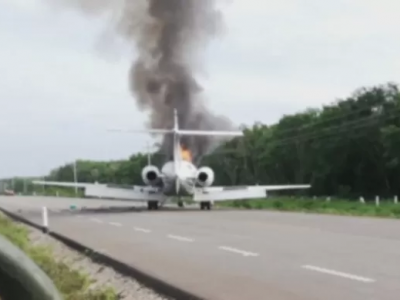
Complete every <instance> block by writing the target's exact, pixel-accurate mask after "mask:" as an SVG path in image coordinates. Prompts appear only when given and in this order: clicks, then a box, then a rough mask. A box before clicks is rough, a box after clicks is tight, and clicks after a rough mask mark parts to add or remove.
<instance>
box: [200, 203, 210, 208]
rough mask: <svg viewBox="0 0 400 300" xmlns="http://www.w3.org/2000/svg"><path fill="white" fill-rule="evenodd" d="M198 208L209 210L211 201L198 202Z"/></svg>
mask: <svg viewBox="0 0 400 300" xmlns="http://www.w3.org/2000/svg"><path fill="white" fill-rule="evenodd" d="M200 209H201V210H210V209H211V202H200Z"/></svg>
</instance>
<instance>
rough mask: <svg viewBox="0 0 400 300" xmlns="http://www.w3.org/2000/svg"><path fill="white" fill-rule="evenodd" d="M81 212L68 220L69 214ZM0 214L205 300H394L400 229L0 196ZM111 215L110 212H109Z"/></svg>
mask: <svg viewBox="0 0 400 300" xmlns="http://www.w3.org/2000/svg"><path fill="white" fill-rule="evenodd" d="M72 204H74V205H76V206H77V207H78V208H80V207H82V206H86V207H87V208H88V209H87V210H82V211H79V210H77V211H74V212H68V208H69V206H70V205H72ZM0 206H1V207H4V208H6V209H9V210H12V211H18V212H19V213H20V214H22V215H24V216H25V217H27V218H29V219H31V220H34V221H37V222H40V220H41V207H42V206H46V207H48V209H49V227H50V228H51V230H53V231H57V232H59V233H61V234H64V235H67V236H68V237H70V238H73V239H75V240H77V241H79V242H81V243H83V244H85V245H87V246H89V247H91V248H95V249H97V250H98V251H102V252H106V253H107V254H109V255H111V256H113V257H116V258H117V259H119V260H121V261H124V262H126V263H128V264H132V265H134V266H135V267H137V268H139V269H141V270H143V271H146V272H148V273H150V274H153V275H156V276H157V277H159V278H160V279H163V280H165V281H167V282H169V283H171V284H174V285H176V286H179V287H181V288H183V289H186V290H189V291H191V292H192V293H194V294H197V295H199V296H201V297H203V298H204V299H211V300H262V299H272V300H295V299H298V300H300V299H301V300H303V299H304V300H313V299H321V300H322V299H323V300H331V299H332V300H337V299H346V300H347V299H351V300H368V299H371V300H372V299H374V300H375V299H379V300H395V299H396V300H397V299H399V297H400V221H399V220H389V219H373V218H353V217H341V216H328V215H313V214H301V213H280V212H267V211H238V210H215V211H200V210H198V209H193V208H189V209H183V210H182V209H165V210H160V211H150V212H148V211H146V210H142V209H140V208H139V207H132V204H131V203H129V202H119V201H118V202H117V201H107V200H84V199H61V198H34V197H0ZM110 206H112V207H111V208H110Z"/></svg>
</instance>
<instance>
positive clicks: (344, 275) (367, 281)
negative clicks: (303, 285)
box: [302, 265, 375, 283]
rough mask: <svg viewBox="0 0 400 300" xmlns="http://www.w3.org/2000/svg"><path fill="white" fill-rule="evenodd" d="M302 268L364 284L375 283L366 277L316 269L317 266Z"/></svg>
mask: <svg viewBox="0 0 400 300" xmlns="http://www.w3.org/2000/svg"><path fill="white" fill-rule="evenodd" d="M302 268H303V269H307V270H311V271H316V272H320V273H325V274H329V275H334V276H339V277H343V278H347V279H352V280H357V281H361V282H366V283H370V282H375V279H371V278H366V277H362V276H358V275H353V274H349V273H344V272H339V271H335V270H330V269H325V268H320V267H317V266H311V265H305V266H302Z"/></svg>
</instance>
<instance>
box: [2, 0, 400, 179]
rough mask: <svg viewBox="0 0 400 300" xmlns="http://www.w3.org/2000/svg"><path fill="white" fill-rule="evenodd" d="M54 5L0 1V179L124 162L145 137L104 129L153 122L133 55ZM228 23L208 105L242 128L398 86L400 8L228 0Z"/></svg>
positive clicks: (97, 24) (385, 2) (363, 2)
mask: <svg viewBox="0 0 400 300" xmlns="http://www.w3.org/2000/svg"><path fill="white" fill-rule="evenodd" d="M199 1H201V0H199ZM46 2H47V3H48V1H43V0H1V1H0V70H1V75H0V105H1V108H0V137H1V143H0V178H1V177H5V176H14V175H24V176H25V175H29V176H30V175H41V174H45V173H47V172H48V171H49V170H50V169H52V168H54V167H57V166H58V165H60V164H64V163H66V162H70V161H72V160H74V159H77V158H84V159H118V158H125V157H128V156H129V155H130V154H132V153H134V152H136V151H140V150H143V149H144V145H145V143H146V141H147V140H149V138H148V137H147V136H144V135H143V136H142V135H139V136H134V135H126V134H116V133H109V132H107V129H109V128H143V127H144V122H145V120H146V119H147V118H146V114H145V113H143V112H140V111H138V109H137V108H136V106H135V102H134V100H133V98H132V96H131V94H130V92H129V90H128V75H127V72H128V69H129V65H130V61H131V60H132V58H133V57H134V53H133V52H132V50H131V49H129V48H128V47H127V45H125V44H123V43H121V42H118V40H115V41H114V42H112V43H111V42H110V39H109V38H104V36H107V31H106V30H105V28H107V26H106V25H107V23H106V22H103V21H102V20H96V19H93V18H88V17H87V16H84V15H81V14H79V13H78V12H73V11H67V10H65V11H64V10H60V9H59V10H54V9H52V8H49V7H47V5H45V3H46ZM224 15H225V23H226V27H227V31H226V33H225V34H224V35H223V36H221V37H219V38H218V40H216V41H215V42H213V43H212V44H210V46H209V48H208V50H207V53H206V55H205V57H204V58H205V59H204V66H205V67H204V69H205V70H206V71H207V80H205V81H203V82H204V84H205V90H206V93H207V97H208V101H209V105H210V106H211V107H212V108H213V109H214V110H215V111H217V112H219V113H222V114H224V115H226V116H228V117H230V118H231V119H232V120H234V122H235V123H237V124H242V123H245V124H252V123H254V122H256V121H261V122H264V123H273V122H275V121H277V120H278V119H279V118H280V117H281V116H282V115H284V114H291V113H295V112H298V111H301V110H304V109H306V108H307V107H319V106H321V105H322V104H325V103H330V102H332V101H334V100H335V99H337V98H340V97H345V96H347V95H349V94H350V93H351V92H353V91H354V90H355V89H357V88H359V87H361V86H365V85H374V84H381V83H385V82H388V81H395V82H398V81H399V78H400V2H399V1H398V0H337V1H320V0H280V1H275V0H262V1H261V0H232V1H228V4H226V5H225V8H224ZM102 37H103V38H102Z"/></svg>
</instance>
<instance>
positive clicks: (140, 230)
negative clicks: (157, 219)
mask: <svg viewBox="0 0 400 300" xmlns="http://www.w3.org/2000/svg"><path fill="white" fill-rule="evenodd" d="M133 229H134V230H135V231H139V232H144V233H150V232H151V230H150V229H146V228H140V227H133Z"/></svg>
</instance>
